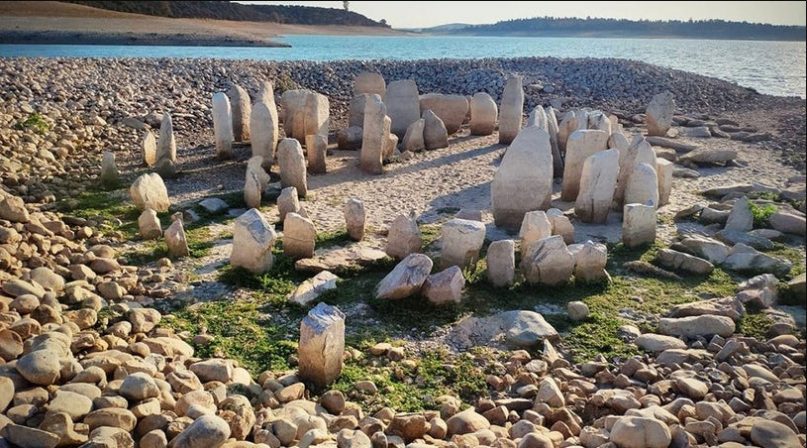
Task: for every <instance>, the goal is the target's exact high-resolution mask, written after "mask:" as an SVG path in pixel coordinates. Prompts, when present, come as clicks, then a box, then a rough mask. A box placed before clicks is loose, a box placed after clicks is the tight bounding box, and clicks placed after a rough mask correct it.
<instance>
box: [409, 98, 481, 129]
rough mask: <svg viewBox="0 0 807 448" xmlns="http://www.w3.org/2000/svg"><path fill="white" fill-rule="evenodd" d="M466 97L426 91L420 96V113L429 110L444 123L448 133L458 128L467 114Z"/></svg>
mask: <svg viewBox="0 0 807 448" xmlns="http://www.w3.org/2000/svg"><path fill="white" fill-rule="evenodd" d="M468 107H469V106H468V99H467V98H466V97H465V95H444V94H442V93H427V94H425V95H421V96H420V114H421V116H423V114H425V113H426V111H427V110H431V111H432V112H434V114H435V115H436V116H437V117H439V118H440V120H441V121H442V122H443V123H444V124H445V128H446V131H447V132H448V135H451V134H454V133H455V132H457V131H459V130H460V127H461V126H462V123H463V122H465V117H466V116H468Z"/></svg>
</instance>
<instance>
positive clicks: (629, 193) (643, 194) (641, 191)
mask: <svg viewBox="0 0 807 448" xmlns="http://www.w3.org/2000/svg"><path fill="white" fill-rule="evenodd" d="M658 197H659V195H658V177H657V176H656V168H655V165H650V164H649V163H640V164H638V165H636V166H634V167H633V173H631V175H630V178H629V179H628V186H627V187H625V203H626V204H653V206H654V207H658Z"/></svg>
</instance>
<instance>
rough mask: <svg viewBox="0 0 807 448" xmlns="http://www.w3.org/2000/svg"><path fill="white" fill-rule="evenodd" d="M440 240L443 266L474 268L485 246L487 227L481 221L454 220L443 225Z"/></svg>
mask: <svg viewBox="0 0 807 448" xmlns="http://www.w3.org/2000/svg"><path fill="white" fill-rule="evenodd" d="M440 239H441V249H440V263H441V264H442V266H444V267H448V266H452V265H457V266H459V267H461V268H465V267H467V266H474V265H476V261H477V260H478V259H479V251H480V250H481V249H482V245H483V244H485V225H484V224H482V223H481V222H479V221H469V220H467V219H452V220H451V221H448V222H446V223H445V224H443V228H442V233H441V237H440Z"/></svg>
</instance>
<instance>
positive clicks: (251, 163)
mask: <svg viewBox="0 0 807 448" xmlns="http://www.w3.org/2000/svg"><path fill="white" fill-rule="evenodd" d="M265 165H266V164H265V163H264V161H263V157H260V156H252V157H250V158H249V160H247V171H252V172H253V173H255V177H257V178H258V180H259V181H260V183H261V190H265V189H266V187H267V186H268V185H269V182H270V181H271V180H272V179H271V177H269V173H267V172H266V171H265V170H264V169H263V167H264V166H265Z"/></svg>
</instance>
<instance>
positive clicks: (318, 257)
mask: <svg viewBox="0 0 807 448" xmlns="http://www.w3.org/2000/svg"><path fill="white" fill-rule="evenodd" d="M386 257H387V254H386V252H384V251H383V250H380V249H376V248H375V247H371V246H369V245H367V244H361V243H359V244H353V245H350V246H344V247H341V246H340V247H328V248H325V249H319V250H317V251H315V252H314V256H313V257H312V258H304V259H301V260H297V262H295V263H294V268H295V269H297V270H298V271H303V272H314V273H317V272H322V271H331V272H343V271H347V270H350V269H353V268H357V267H361V266H367V265H371V264H373V263H377V262H379V261H381V260H383V259H384V258H386Z"/></svg>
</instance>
